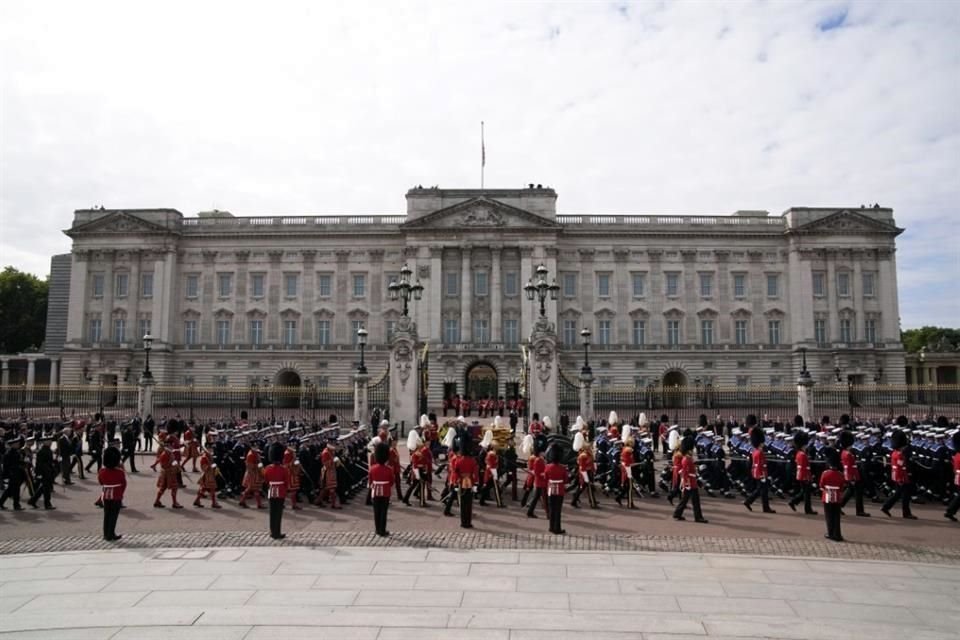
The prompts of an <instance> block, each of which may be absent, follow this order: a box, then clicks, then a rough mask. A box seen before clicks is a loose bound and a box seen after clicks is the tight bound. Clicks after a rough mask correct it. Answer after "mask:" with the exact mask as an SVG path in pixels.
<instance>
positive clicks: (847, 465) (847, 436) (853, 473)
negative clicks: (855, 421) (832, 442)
mask: <svg viewBox="0 0 960 640" xmlns="http://www.w3.org/2000/svg"><path fill="white" fill-rule="evenodd" d="M839 440H840V441H839V444H840V465H841V467H842V468H843V480H844V483H845V484H846V487H847V488H846V491H844V493H843V499H842V500H841V501H840V508H841V509H843V507H845V506H847V502H849V501H850V498H855V502H856V505H857V515H858V516H860V517H861V518H869V517H870V514H869V513H867V511H866V509H864V507H863V482H862V481H861V479H860V468H859V467H858V466H857V457H856V456H855V455H854V454H853V452H852V451H850V447H852V446H853V441H854V436H853V432H852V431H841V432H840V439H839Z"/></svg>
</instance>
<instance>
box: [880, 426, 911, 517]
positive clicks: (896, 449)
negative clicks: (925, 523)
mask: <svg viewBox="0 0 960 640" xmlns="http://www.w3.org/2000/svg"><path fill="white" fill-rule="evenodd" d="M890 444H891V446H892V447H893V451H892V452H891V453H890V480H891V481H892V482H893V492H892V493H891V494H890V495H889V497H887V501H886V502H884V503H883V506H882V507H881V508H880V511H883V513H884V514H885V515H886V516H887V517H888V518H892V517H893V516H891V515H890V508H891V507H893V505H895V504H896V503H897V500H899V501H900V504H901V510H902V513H903V517H904V518H906V519H907V520H916V519H917V516H915V515H913V513H911V512H910V498H911V497H912V496H913V484H912V483H911V482H910V470H909V468H908V465H909V463H910V458H909V453H908V451H907V449H908V447H909V442H908V441H907V437H906V435H904V433H903V431H900V430H899V429H896V430H894V432H893V433H892V434H891V436H890Z"/></svg>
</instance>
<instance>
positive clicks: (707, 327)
mask: <svg viewBox="0 0 960 640" xmlns="http://www.w3.org/2000/svg"><path fill="white" fill-rule="evenodd" d="M700 341H701V342H702V343H703V344H704V345H711V344H713V320H701V321H700Z"/></svg>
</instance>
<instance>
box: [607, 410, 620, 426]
mask: <svg viewBox="0 0 960 640" xmlns="http://www.w3.org/2000/svg"><path fill="white" fill-rule="evenodd" d="M607 424H609V425H614V424H620V418H619V417H618V416H617V412H616V411H611V412H610V415H609V416H607Z"/></svg>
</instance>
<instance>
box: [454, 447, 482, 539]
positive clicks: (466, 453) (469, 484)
mask: <svg viewBox="0 0 960 640" xmlns="http://www.w3.org/2000/svg"><path fill="white" fill-rule="evenodd" d="M459 437H460V453H461V454H462V455H459V456H457V459H456V461H455V462H453V463H452V466H453V469H452V472H453V479H454V480H453V481H454V486H455V489H456V491H457V499H458V502H459V506H460V526H461V527H462V528H464V529H472V528H473V494H474V493H476V492H477V485H478V484H479V483H480V469H479V467H477V459H476V458H475V457H474V456H473V443H472V442H471V440H470V436H469V435H468V434H467V433H466V432H464V433H462V434H461V435H460V436H459Z"/></svg>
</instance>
